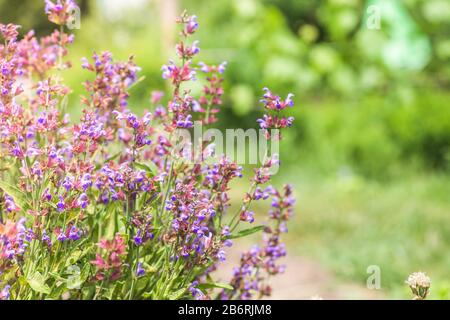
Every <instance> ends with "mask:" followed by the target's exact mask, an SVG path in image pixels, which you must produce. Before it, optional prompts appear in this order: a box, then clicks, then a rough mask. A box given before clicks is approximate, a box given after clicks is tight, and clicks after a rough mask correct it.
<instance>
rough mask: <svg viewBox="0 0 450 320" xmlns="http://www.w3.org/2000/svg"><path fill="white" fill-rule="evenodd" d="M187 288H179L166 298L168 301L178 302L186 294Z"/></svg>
mask: <svg viewBox="0 0 450 320" xmlns="http://www.w3.org/2000/svg"><path fill="white" fill-rule="evenodd" d="M186 290H187V288H181V289H179V290H177V291H175V292H172V293H170V294H169V295H167V298H168V299H169V300H178V299H180V298H181V297H182V296H183V295H184V293H185V292H186Z"/></svg>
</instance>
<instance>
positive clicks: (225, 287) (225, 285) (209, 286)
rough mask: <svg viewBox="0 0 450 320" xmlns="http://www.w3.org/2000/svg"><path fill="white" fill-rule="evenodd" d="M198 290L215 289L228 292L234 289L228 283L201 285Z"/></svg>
mask: <svg viewBox="0 0 450 320" xmlns="http://www.w3.org/2000/svg"><path fill="white" fill-rule="evenodd" d="M197 288H198V289H200V290H202V289H213V288H219V289H226V290H233V289H234V288H233V287H232V286H231V285H229V284H226V283H200V284H199V285H197Z"/></svg>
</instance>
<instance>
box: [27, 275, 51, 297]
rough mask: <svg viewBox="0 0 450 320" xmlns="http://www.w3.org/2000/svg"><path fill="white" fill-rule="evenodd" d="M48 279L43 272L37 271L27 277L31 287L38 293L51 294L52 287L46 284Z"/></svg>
mask: <svg viewBox="0 0 450 320" xmlns="http://www.w3.org/2000/svg"><path fill="white" fill-rule="evenodd" d="M46 280H47V279H46V278H45V277H44V276H43V275H42V274H40V273H39V272H38V271H36V272H35V273H34V274H32V275H31V276H30V277H29V278H28V279H27V282H28V284H29V285H30V287H31V289H33V290H34V291H36V292H38V293H44V294H49V293H50V287H49V286H48V285H46V284H45V281H46Z"/></svg>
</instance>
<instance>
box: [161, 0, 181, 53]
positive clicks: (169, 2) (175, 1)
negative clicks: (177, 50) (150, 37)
mask: <svg viewBox="0 0 450 320" xmlns="http://www.w3.org/2000/svg"><path fill="white" fill-rule="evenodd" d="M159 8H160V23H161V31H162V32H161V37H162V39H161V41H162V44H163V50H164V53H168V52H172V50H173V47H174V45H175V36H176V33H175V32H176V31H175V30H176V24H175V19H176V18H177V16H178V15H179V14H180V12H179V0H159Z"/></svg>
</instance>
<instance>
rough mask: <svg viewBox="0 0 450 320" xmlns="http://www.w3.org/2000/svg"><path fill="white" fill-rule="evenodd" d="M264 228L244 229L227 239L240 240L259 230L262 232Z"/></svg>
mask: <svg viewBox="0 0 450 320" xmlns="http://www.w3.org/2000/svg"><path fill="white" fill-rule="evenodd" d="M265 227H266V226H257V227H253V228H249V229H245V230H241V231H239V232H237V233H235V234H232V235H230V236H229V237H228V239H236V238H242V237H246V236H248V235H251V234H253V233H255V232H259V231H261V230H263V229H264V228H265Z"/></svg>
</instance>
